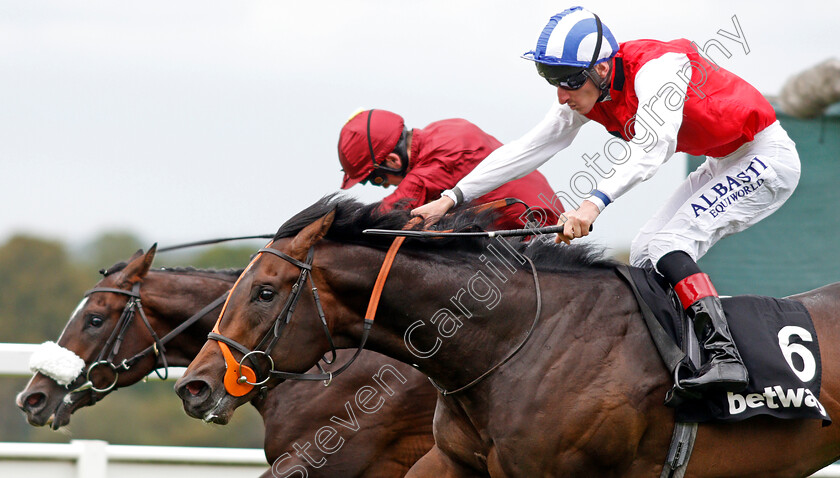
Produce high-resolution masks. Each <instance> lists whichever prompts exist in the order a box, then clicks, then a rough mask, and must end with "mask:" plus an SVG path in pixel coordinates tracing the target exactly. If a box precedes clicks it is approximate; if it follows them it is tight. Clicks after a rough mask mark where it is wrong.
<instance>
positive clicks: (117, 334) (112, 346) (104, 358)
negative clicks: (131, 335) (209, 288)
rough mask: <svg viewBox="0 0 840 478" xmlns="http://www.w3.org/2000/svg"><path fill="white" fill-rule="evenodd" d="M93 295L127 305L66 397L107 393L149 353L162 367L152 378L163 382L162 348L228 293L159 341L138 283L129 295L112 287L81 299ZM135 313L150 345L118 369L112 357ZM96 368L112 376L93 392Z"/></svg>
mask: <svg viewBox="0 0 840 478" xmlns="http://www.w3.org/2000/svg"><path fill="white" fill-rule="evenodd" d="M97 292H110V293H114V294H120V295H125V296H128V302H126V304H125V307H124V308H123V311H122V314H121V315H120V318H119V319H118V320H117V324H116V326H115V327H114V330H113V332H111V335H110V336H109V337H108V340H107V341H106V342H105V345H104V346H103V347H102V350H101V351H100V352H99V356H98V357H97V359H96V361H94V362H93V363H92V364H90V366H89V367H88V370H87V373H86V374H85V383H83V384H82V385H80V386H78V387H76V388H75V389H73V390H71V391H70V392H69V393H68V396H70V395H71V394H73V393H75V392H81V391H84V390H88V389H90V390H91V391H93V392H98V393H106V392H110V391H111V390H113V389H114V388H115V387H116V385H117V380H118V379H119V374H120V372H127V371H128V370H129V369H130V368H131V367H132V366H134V365H135V364H136V363H137V362H139V361H140V360H141V359H143V358H144V357H146V356H147V355H149V354H151V353H154V354H155V362H156V363H157V361H158V360H160V361H161V362H162V365H163V366H162V367H155V369H154V370H155V374H156V375H157V376H158V377H159V378H160V379H161V380H166V379H167V378H168V377H169V364H168V363H167V360H166V347H165V345H166V344H167V343H168V342H169V341H171V340H172V339H174V338H175V337H176V336H178V335H179V334H181V332H183V331H184V330H186V329H187V328H189V327H190V326H191V325H193V324H195V323H196V322H198V321H199V320H200V319H202V318H203V317H204V316H205V315H207V314H208V313H209V312H210V311H211V310H213V309H215V308H216V307H218V306H219V305H220V304H221V303H222V302H224V300H225V299H226V298H227V295H228V293H229V292H225V293H224V294H222V295H221V296H220V297H218V298H216V300H214V301H213V302H211V303H210V304H207V305H206V306H205V307H204V308H202V309H201V310H199V311H198V312H196V313H195V314H193V315H192V316H191V317H190V318H188V319H187V320H185V321H184V322H182V323H181V324H180V325H179V326H178V327H176V328H174V329H172V330H171V331H170V332H169V333H168V334H166V335H164V336H163V338H159V337H158V335H157V333H155V330H154V328H153V327H152V325H151V323H150V322H149V319H148V318H147V317H146V312H145V311H144V310H143V305H142V303H141V301H140V282H137V283H135V284H134V285H133V286H132V288H131V290H130V291H129V290H125V289H117V288H113V287H97V288H94V289H90V290H88V291H87V292H85V294H84V295H85V297H88V296H90V295H91V294H94V293H97ZM138 313H139V315H140V318H141V319H142V321H143V324H144V325H145V326H146V329H147V330H148V331H149V334H150V335H151V337H152V340H153V341H154V343H153V344H152V345H150V346H148V347H146V348H145V349H143V350H142V351H140V352H138V353H137V354H135V355H134V356H133V357H130V358H127V359H124V360H123V361H122V362H121V363H120V364H119V365H116V364H114V362H113V360H114V357H116V355H117V354H118V353H119V351H120V346H121V345H122V342H123V340H124V339H125V334H126V333H127V332H128V328H129V326H130V325H131V321H132V320H133V319H134V316H135V315H136V314H138ZM97 367H106V368H109V369H110V370H111V372H112V373H113V374H114V380H113V382H111V384H110V385H108V386H107V387H104V388H97V387H96V386H95V385H94V384H93V381H92V380H91V373H92V372H93V370H95V369H96V368H97ZM160 368H163V369H164V373H163V375H161V373H160V372H159V371H158V370H159V369H160Z"/></svg>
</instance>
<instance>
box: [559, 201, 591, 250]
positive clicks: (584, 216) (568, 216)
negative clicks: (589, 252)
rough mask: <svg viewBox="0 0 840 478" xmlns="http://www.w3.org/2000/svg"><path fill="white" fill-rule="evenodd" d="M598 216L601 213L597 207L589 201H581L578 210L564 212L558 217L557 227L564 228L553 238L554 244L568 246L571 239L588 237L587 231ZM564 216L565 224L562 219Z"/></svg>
mask: <svg viewBox="0 0 840 478" xmlns="http://www.w3.org/2000/svg"><path fill="white" fill-rule="evenodd" d="M598 214H601V211H599V210H598V206H596V205H595V204H594V203H592V202H591V201H583V203H581V205H580V207H579V208H577V209H575V210H573V211H566V213H565V214H563V215H561V216H560V221H558V222H557V225H558V226H560V225H563V226H564V227H563V233H562V234H557V237H555V238H554V242H556V243H558V244H559V243H561V242H565V243H566V244H570V243H571V242H572V239H576V238H578V237H583V236H588V235H589V229H590V228H591V227H592V223H593V222H595V218H597V217H598ZM564 215H565V222H564V218H563V216H564Z"/></svg>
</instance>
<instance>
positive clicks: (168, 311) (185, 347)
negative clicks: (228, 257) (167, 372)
mask: <svg viewBox="0 0 840 478" xmlns="http://www.w3.org/2000/svg"><path fill="white" fill-rule="evenodd" d="M235 280H236V277H235V276H233V275H231V274H229V273H225V272H221V271H183V272H181V271H177V272H171V271H151V272H150V273H149V275H148V276H147V277H146V278H145V279H144V281H143V287H142V289H141V292H142V298H143V309H144V311H145V312H146V315H147V317H148V318H149V321H150V323H151V325H152V328H153V329H154V330H155V333H156V334H157V335H158V337H163V336H164V335H166V334H167V333H169V331H171V330H173V329H175V328H176V327H178V326H179V325H181V324H182V323H183V322H184V321H186V320H188V319H190V318H191V317H192V316H193V315H195V314H196V313H197V312H199V311H200V310H201V309H202V308H204V307H205V306H206V305H208V304H210V303H211V302H212V301H214V300H215V299H217V298H218V297H220V296H221V295H222V294H224V293H225V292H226V291H227V290H228V289H230V288H231V287H232V286H233V282H234V281H235ZM220 307H221V306H219V307H217V308H216V309H214V310H213V311H209V312H208V313H206V314H204V316H203V317H202V318H201V319H199V320H198V321H197V322H196V323H195V324H194V325H192V326H190V327H188V328H186V329H185V330H184V331H182V332H181V333H180V334H178V335H176V336H175V337H173V338H172V340H171V341H170V342H169V343H167V344H166V346H165V347H166V358H167V361H168V362H169V365H171V366H175V367H186V366H187V365H189V363H190V362H191V361H192V359H193V358H194V357H195V356H196V355H197V354H198V351H199V350H200V349H201V347H202V346H203V345H204V343H205V342H206V341H207V334H208V333H209V332H210V330H211V329H212V328H213V325H214V324H215V323H216V320H217V319H218V316H219V309H220Z"/></svg>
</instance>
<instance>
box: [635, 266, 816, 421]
mask: <svg viewBox="0 0 840 478" xmlns="http://www.w3.org/2000/svg"><path fill="white" fill-rule="evenodd" d="M628 270H629V274H619V275H620V276H623V278H625V279H628V278H629V279H630V280H631V281H632V284H631V288H633V289H634V293H636V298H637V299H638V300H639V301H644V302H645V304H647V306H648V308H649V309H650V311H651V312H652V315H653V316H654V317H655V319H656V321H657V322H658V323H659V325H660V326H661V328H662V329H664V331H665V332H667V335H668V337H670V339H671V340H673V343H674V344H676V345H677V346H679V347H680V348H682V350H685V348H683V347H682V345H683V343H682V340H683V337H682V336H683V333H682V331H683V324H684V321H687V320H689V319H688V318H687V317H686V316H685V313H684V312H683V311H682V308H681V307H679V308H678V307H677V302H676V301H675V300H674V298H672V295H670V294H669V292H668V289H669V287H668V285H667V284H666V283H665V281H664V280H663V278H662V277H661V276H660V275H659V274H657V273H656V272H655V271H654V270H653V269H640V268H634V267H628V268H627V269H625V271H628ZM721 303H722V304H723V309H724V312H725V314H726V317H727V320H728V322H729V329H730V331H731V332H732V338H733V340H734V341H735V344H736V346H737V347H738V351H739V352H740V353H741V358H742V359H743V360H744V364H745V365H746V367H747V371H748V372H749V385H748V387H747V389H746V390H744V391H742V392H738V393H732V392H714V393H710V394H708V395H706V396H705V397H704V399H701V400H688V401H685V402H683V403H681V404H679V405H677V406H676V419H677V421H682V422H708V421H722V422H734V421H740V420H744V419H747V418H750V417H753V416H756V415H771V416H774V417H778V418H789V419H790V418H819V419H822V420H823V425H824V426H825V425H829V424H830V423H831V418H830V417H829V416H828V414H827V412H826V411H825V408H824V407H823V406H822V404H821V403H820V401H819V394H820V382H821V376H822V366H821V363H820V348H819V343H818V341H817V333H816V331H815V330H814V325H813V323H812V321H811V316H810V314H809V313H808V310H807V309H805V306H804V305H802V303H800V302H797V301H795V300H789V299H776V298H773V297H761V296H753V295H745V296H735V297H728V298H726V297H725V298H722V299H721ZM640 305H641V304H640ZM642 309H643V310H644V309H645V308H644V307H642ZM648 325H649V328H651V327H650V326H651V323H650V322H648ZM660 331H661V330H660ZM651 333H652V335H653V336H654V341H655V342H656V341H657V339H656V335H657V334H654V333H653V331H651ZM663 336H664V334H660V337H663ZM659 340H660V341H661V340H662V339H661V338H660V339H659ZM668 345H671V346H672V347H673V344H668ZM657 349H658V350H659V351H660V355H662V356H663V359H665V362H666V364H667V363H668V362H669V361H668V359H666V358H665V355H664V354H663V347H662V344H659V343H657ZM671 362H672V365H673V362H674V361H673V360H671ZM689 364H690V362H689V361H688V359H687V358H684V359H682V360H681V362H680V364H679V365H678V366H677V368H679V367H689V368H691V367H693V366H691V365H689ZM669 368H671V370H670V372H671V373H672V376H673V375H674V374H675V373H676V371H675V370H674V369H673V367H672V366H669Z"/></svg>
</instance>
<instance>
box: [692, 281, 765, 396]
mask: <svg viewBox="0 0 840 478" xmlns="http://www.w3.org/2000/svg"><path fill="white" fill-rule="evenodd" d="M686 313H687V314H688V316H689V318H690V319H691V320H692V322H693V324H694V332H695V333H696V334H697V339H698V340H699V341H700V348H701V351H700V353H701V358H702V365H701V366H700V369H699V370H698V371H697V373H696V374H695V375H694V376H693V377H691V378H687V379H684V380H681V381H680V385H681V386H682V387H684V388H686V389H687V390H691V391H697V392H705V391H709V390H720V391H726V392H740V391H742V390H743V389H744V388H746V386H747V382H748V376H747V369H746V367H744V362H743V361H742V360H741V355H740V354H739V353H738V349H737V348H736V347H735V342H733V341H732V335H731V334H730V332H729V326H728V325H727V322H726V315H724V313H723V307H722V306H721V303H720V299H719V298H718V297H717V296H716V295H709V296H706V297H702V298H700V299H698V300H697V301H696V302H694V303H693V304H691V305H690V306H689V307H688V308H687V309H686Z"/></svg>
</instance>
